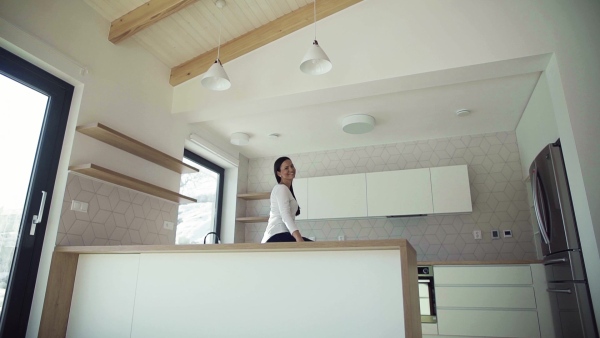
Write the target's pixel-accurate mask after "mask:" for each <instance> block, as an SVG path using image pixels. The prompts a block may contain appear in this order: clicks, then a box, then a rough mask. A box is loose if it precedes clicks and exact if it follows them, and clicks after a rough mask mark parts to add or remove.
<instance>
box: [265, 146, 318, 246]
mask: <svg viewBox="0 0 600 338" xmlns="http://www.w3.org/2000/svg"><path fill="white" fill-rule="evenodd" d="M273 172H274V173H275V179H276V180H277V185H276V186H275V187H274V188H273V190H272V191H271V211H270V213H269V222H268V223H267V229H266V230H265V235H264V236H263V239H262V241H261V242H262V243H267V242H268V243H272V242H304V241H310V240H309V239H308V238H304V237H302V235H301V234H300V230H298V226H296V222H295V219H296V216H297V215H300V207H299V206H298V202H297V201H296V196H294V188H293V187H292V181H293V180H294V177H296V168H294V164H293V163H292V160H290V159H289V158H288V157H280V158H278V159H277V160H276V161H275V164H274V165H273Z"/></svg>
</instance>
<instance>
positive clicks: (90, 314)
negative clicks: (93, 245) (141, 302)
mask: <svg viewBox="0 0 600 338" xmlns="http://www.w3.org/2000/svg"><path fill="white" fill-rule="evenodd" d="M139 264H140V255H139V254H130V255H113V254H104V255H102V254H89V255H79V261H78V262H77V275H76V276H75V285H74V287H73V298H72V300H71V310H70V313H69V323H68V324H67V335H66V336H67V337H74V338H77V337H86V338H87V337H89V338H96V337H97V338H103V337H115V338H121V337H122V338H129V337H130V334H131V326H132V317H133V306H134V304H135V295H136V288H137V283H138V279H137V278H138V269H139Z"/></svg>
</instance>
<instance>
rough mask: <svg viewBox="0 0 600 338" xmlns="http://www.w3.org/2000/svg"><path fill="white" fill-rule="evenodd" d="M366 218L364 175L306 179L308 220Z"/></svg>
mask: <svg viewBox="0 0 600 338" xmlns="http://www.w3.org/2000/svg"><path fill="white" fill-rule="evenodd" d="M366 216H367V185H366V179H365V174H352V175H340V176H325V177H311V178H309V179H308V218H309V219H327V218H351V217H366Z"/></svg>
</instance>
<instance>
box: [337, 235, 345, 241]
mask: <svg viewBox="0 0 600 338" xmlns="http://www.w3.org/2000/svg"><path fill="white" fill-rule="evenodd" d="M345 240H346V236H344V235H339V236H338V241H345Z"/></svg>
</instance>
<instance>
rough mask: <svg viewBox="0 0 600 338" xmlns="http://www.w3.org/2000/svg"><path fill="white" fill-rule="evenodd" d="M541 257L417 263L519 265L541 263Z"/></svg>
mask: <svg viewBox="0 0 600 338" xmlns="http://www.w3.org/2000/svg"><path fill="white" fill-rule="evenodd" d="M541 263H543V261H542V260H539V259H515V260H499V261H418V262H417V265H433V266H436V265H519V264H541Z"/></svg>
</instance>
